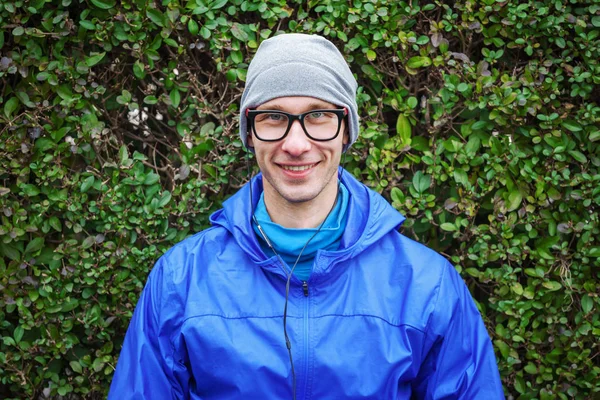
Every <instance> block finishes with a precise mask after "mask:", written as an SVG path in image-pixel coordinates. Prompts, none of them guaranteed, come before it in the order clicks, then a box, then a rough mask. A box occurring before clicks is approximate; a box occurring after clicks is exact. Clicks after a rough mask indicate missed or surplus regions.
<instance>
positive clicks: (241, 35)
mask: <svg viewBox="0 0 600 400" xmlns="http://www.w3.org/2000/svg"><path fill="white" fill-rule="evenodd" d="M231 34H232V35H233V37H234V38H236V39H237V40H239V41H240V42H244V43H245V42H247V41H248V34H247V33H246V31H245V30H244V29H243V28H242V26H241V25H240V24H238V23H237V22H234V23H233V25H232V26H231Z"/></svg>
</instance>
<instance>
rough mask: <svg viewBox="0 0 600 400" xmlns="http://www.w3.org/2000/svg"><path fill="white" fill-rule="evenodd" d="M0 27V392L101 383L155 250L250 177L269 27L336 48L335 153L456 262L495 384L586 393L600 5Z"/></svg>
mask: <svg viewBox="0 0 600 400" xmlns="http://www.w3.org/2000/svg"><path fill="white" fill-rule="evenodd" d="M423 3H425V4H423ZM0 27H1V29H0V78H1V79H0V137H1V140H0V160H1V162H0V180H1V182H0V209H1V210H0V211H1V212H2V214H0V217H1V221H2V222H1V225H0V239H1V240H0V254H1V255H2V257H1V258H0V291H1V295H0V336H1V337H2V341H1V342H0V397H3V398H15V399H20V398H38V397H39V396H44V397H48V398H55V397H57V396H66V397H67V398H89V399H93V398H101V397H103V396H105V394H106V390H107V388H108V385H109V382H110V379H111V375H112V373H113V371H114V366H115V364H116V360H117V357H118V354H119V349H120V346H121V342H122V338H123V335H124V332H125V329H126V327H127V323H128V321H129V318H130V317H131V313H132V311H133V309H134V306H135V304H136V301H137V298H138V295H139V292H140V290H141V288H142V287H143V283H144V281H145V279H146V277H147V274H148V272H149V270H150V268H151V267H152V265H153V262H154V261H155V260H156V259H157V258H158V257H159V256H160V254H162V253H163V252H164V251H165V250H166V249H167V248H169V247H170V246H171V245H173V244H174V243H176V242H177V241H180V240H182V239H183V238H184V237H186V236H187V235H189V234H190V233H193V232H196V231H198V230H201V229H203V228H205V227H207V225H208V215H209V214H210V213H211V212H213V211H214V210H216V209H217V208H218V207H219V206H220V204H221V202H222V200H223V199H225V198H226V197H227V196H229V195H231V194H232V193H234V192H235V191H236V190H237V189H238V188H239V187H240V186H241V185H242V184H243V183H244V182H245V181H246V180H247V171H246V163H245V161H244V158H245V154H244V151H243V149H242V146H241V143H240V141H239V139H238V138H237V110H238V104H239V97H240V95H241V90H242V88H243V82H244V79H245V75H246V69H247V66H248V64H247V63H248V61H249V60H250V58H251V57H252V54H253V53H254V52H255V51H256V48H257V47H258V44H259V43H260V42H261V41H262V40H264V39H265V38H268V37H271V36H273V35H274V34H276V33H277V32H279V31H286V32H306V33H318V34H321V35H324V36H326V37H328V38H330V39H331V40H332V41H334V42H335V43H336V44H337V45H338V46H339V47H340V48H341V49H342V50H343V52H344V53H345V56H346V58H347V60H348V61H349V62H350V64H351V67H352V69H353V71H354V72H355V73H356V75H357V77H358V79H359V83H360V86H361V87H360V89H359V106H360V114H361V116H362V117H363V119H362V121H361V124H362V136H361V138H360V140H359V142H358V143H357V144H356V145H355V146H354V148H353V149H352V150H351V151H350V153H349V155H348V157H347V160H346V167H347V168H348V169H349V170H351V171H352V172H353V173H354V174H355V175H356V176H357V177H359V178H360V179H362V180H363V181H364V182H366V183H367V184H368V185H370V186H371V187H373V188H374V189H375V190H377V191H379V192H381V193H383V194H384V195H385V196H387V197H388V198H389V199H390V201H391V202H392V204H393V205H394V206H395V207H396V208H398V209H399V210H400V211H401V212H403V213H404V214H405V215H406V216H407V217H408V220H407V221H406V223H405V225H404V227H403V232H404V233H406V234H407V235H410V236H412V237H415V238H417V239H418V240H420V241H422V242H424V243H426V244H428V245H429V246H430V247H433V248H435V249H436V250H438V251H440V252H442V253H443V254H445V255H446V256H447V257H448V258H450V259H451V260H452V261H453V262H454V263H455V264H456V266H457V269H459V271H461V273H462V275H463V277H464V278H465V280H466V281H467V283H468V285H469V287H470V288H471V290H472V292H473V294H474V296H475V298H476V299H477V300H478V304H479V306H480V309H481V311H482V313H483V314H484V318H485V321H486V324H487V326H488V328H489V331H490V334H491V336H492V340H493V342H494V345H495V348H496V351H497V355H498V360H499V365H500V370H501V375H502V378H503V382H504V385H505V391H506V393H507V395H511V396H513V397H515V398H518V399H538V398H539V399H553V398H562V399H570V398H573V399H585V398H591V397H592V396H594V394H596V395H597V393H598V392H600V384H599V383H598V382H600V377H599V375H600V362H599V360H600V357H599V356H598V354H599V352H600V347H599V345H598V343H599V342H600V313H599V312H598V310H599V306H600V300H599V294H600V285H599V283H598V282H599V269H598V266H599V260H598V259H599V257H600V242H599V240H598V237H599V235H600V230H599V225H598V218H599V208H600V207H599V206H600V172H599V167H600V150H599V148H600V146H599V144H600V128H599V126H600V124H599V120H600V106H599V105H598V99H599V98H600V89H599V84H600V63H599V61H598V60H599V59H600V51H599V49H600V39H599V35H600V2H598V1H597V0H596V1H590V2H585V3H584V2H577V1H574V0H571V1H570V2H562V1H558V0H543V1H532V0H528V1H520V2H517V1H505V2H499V1H495V0H482V1H480V2H474V1H472V0H463V1H456V2H442V1H431V2H417V1H413V2H405V1H399V2H387V1H381V0H370V1H369V0H353V1H351V2H348V1H339V0H327V1H309V2H301V1H290V2H284V1H281V0H268V1H256V0H231V1H227V0H215V1H210V0H208V1H204V0H193V1H192V0H189V1H187V2H178V1H168V0H165V1H163V2H162V3H161V4H158V3H155V2H147V1H142V0H136V1H127V0H125V1H121V2H116V1H115V0H89V1H87V2H84V1H82V0H79V1H72V0H61V1H57V0H54V1H48V0H46V1H44V0H30V1H23V0H5V1H3V2H2V4H0Z"/></svg>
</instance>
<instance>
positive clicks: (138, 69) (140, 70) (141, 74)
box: [133, 60, 146, 79]
mask: <svg viewBox="0 0 600 400" xmlns="http://www.w3.org/2000/svg"><path fill="white" fill-rule="evenodd" d="M133 75H135V77H136V78H138V79H144V78H145V77H146V71H145V70H144V63H143V62H141V61H140V60H137V61H136V62H134V63H133Z"/></svg>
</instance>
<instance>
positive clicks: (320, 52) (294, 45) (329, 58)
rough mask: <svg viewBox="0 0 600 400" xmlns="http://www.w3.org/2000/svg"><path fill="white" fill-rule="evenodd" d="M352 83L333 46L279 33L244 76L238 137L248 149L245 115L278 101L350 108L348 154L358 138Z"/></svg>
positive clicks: (315, 38) (314, 38)
mask: <svg viewBox="0 0 600 400" xmlns="http://www.w3.org/2000/svg"><path fill="white" fill-rule="evenodd" d="M357 86H358V85H357V83H356V79H354V76H353V75H352V71H350V68H349V67H348V64H347V63H346V60H345V59H344V57H343V56H342V54H341V53H340V51H339V50H338V49H337V47H335V45H334V44H333V43H331V42H330V41H329V40H327V39H325V38H324V37H321V36H317V35H305V34H299V33H290V34H282V35H279V36H275V37H272V38H270V39H267V40H265V41H264V42H262V43H261V45H260V46H259V48H258V50H257V52H256V54H255V55H254V58H253V59H252V62H250V66H249V67H248V74H247V75H246V87H245V88H244V94H243V95H242V104H241V110H240V137H241V139H242V142H243V143H244V146H246V147H248V140H247V136H248V126H247V120H246V110H247V109H249V108H250V109H253V108H256V107H258V106H260V105H261V104H263V103H266V102H267V101H270V100H273V99H275V98H278V97H288V96H307V97H315V98H317V99H320V100H323V101H326V102H328V103H332V104H335V105H336V106H343V107H346V108H347V109H348V133H349V141H348V144H347V145H346V146H345V147H344V151H345V150H347V149H348V148H349V147H350V146H351V145H352V143H354V142H355V141H356V139H357V137H358V111H357V105H356V88H357Z"/></svg>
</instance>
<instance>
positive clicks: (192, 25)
mask: <svg viewBox="0 0 600 400" xmlns="http://www.w3.org/2000/svg"><path fill="white" fill-rule="evenodd" d="M198 30H199V29H198V23H197V22H196V21H195V20H194V19H193V18H190V20H189V21H188V31H190V33H191V34H192V35H194V36H195V35H197V34H198Z"/></svg>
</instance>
